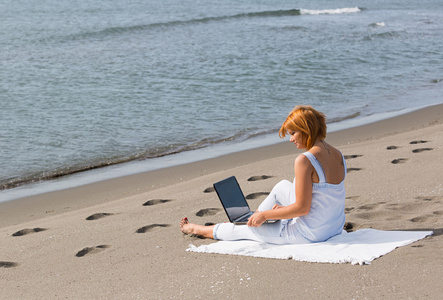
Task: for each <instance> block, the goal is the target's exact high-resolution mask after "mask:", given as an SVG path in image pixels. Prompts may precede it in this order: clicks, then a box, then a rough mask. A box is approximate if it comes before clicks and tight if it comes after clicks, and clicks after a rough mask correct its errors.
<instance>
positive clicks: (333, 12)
mask: <svg viewBox="0 0 443 300" xmlns="http://www.w3.org/2000/svg"><path fill="white" fill-rule="evenodd" d="M360 11H361V9H360V8H358V7H347V8H336V9H323V10H312V9H300V14H302V15H338V14H349V13H357V12H360Z"/></svg>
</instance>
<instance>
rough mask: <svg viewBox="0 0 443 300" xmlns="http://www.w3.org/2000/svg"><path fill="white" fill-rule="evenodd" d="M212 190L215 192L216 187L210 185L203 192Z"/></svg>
mask: <svg viewBox="0 0 443 300" xmlns="http://www.w3.org/2000/svg"><path fill="white" fill-rule="evenodd" d="M212 192H215V189H214V187H212V186H211V187H208V188H207V189H205V190H204V191H203V193H212Z"/></svg>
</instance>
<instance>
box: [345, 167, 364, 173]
mask: <svg viewBox="0 0 443 300" xmlns="http://www.w3.org/2000/svg"><path fill="white" fill-rule="evenodd" d="M360 170H361V168H347V169H346V172H347V173H349V172H354V171H360Z"/></svg>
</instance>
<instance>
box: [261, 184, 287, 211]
mask: <svg viewBox="0 0 443 300" xmlns="http://www.w3.org/2000/svg"><path fill="white" fill-rule="evenodd" d="M294 202H295V187H294V184H293V183H292V182H290V181H288V180H282V181H280V182H279V183H277V184H276V185H275V186H274V188H273V189H272V191H271V192H270V193H269V195H268V196H267V197H266V199H265V200H263V202H262V203H261V204H260V206H259V207H258V211H265V210H271V209H272V207H273V206H274V205H275V204H278V205H283V206H288V205H290V204H292V203H294Z"/></svg>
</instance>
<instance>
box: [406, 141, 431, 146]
mask: <svg viewBox="0 0 443 300" xmlns="http://www.w3.org/2000/svg"><path fill="white" fill-rule="evenodd" d="M427 142H428V141H412V142H410V143H409V144H411V145H416V144H424V143H427Z"/></svg>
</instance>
